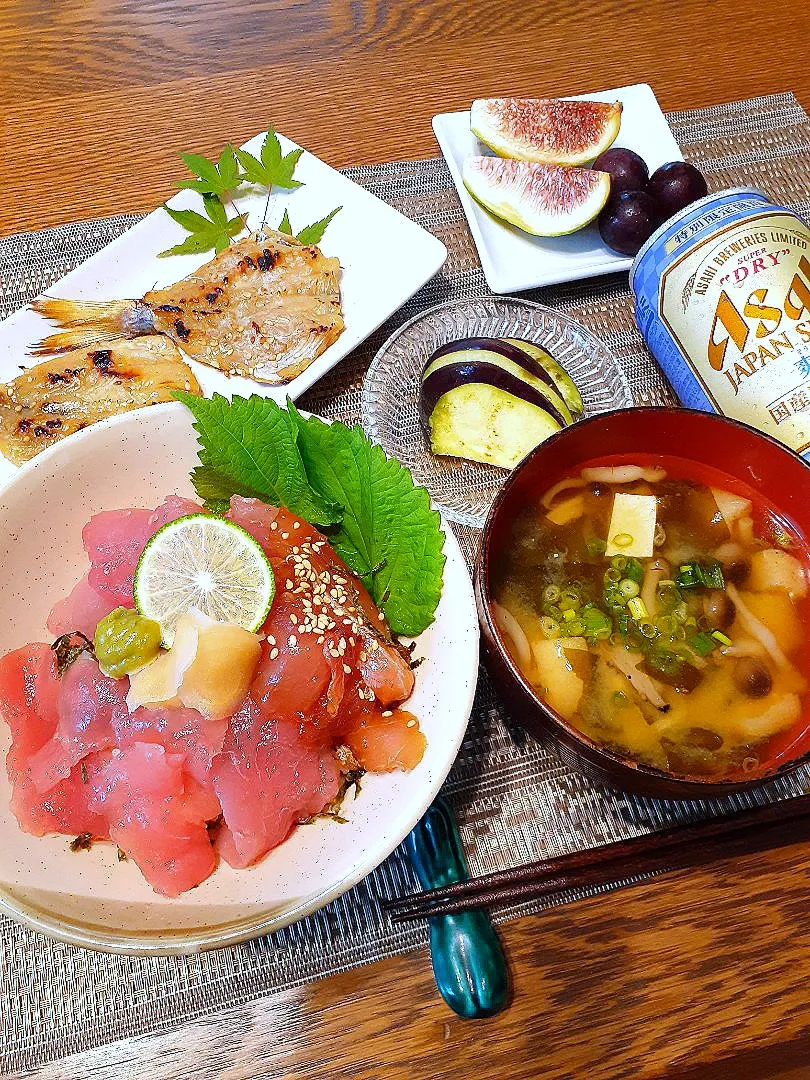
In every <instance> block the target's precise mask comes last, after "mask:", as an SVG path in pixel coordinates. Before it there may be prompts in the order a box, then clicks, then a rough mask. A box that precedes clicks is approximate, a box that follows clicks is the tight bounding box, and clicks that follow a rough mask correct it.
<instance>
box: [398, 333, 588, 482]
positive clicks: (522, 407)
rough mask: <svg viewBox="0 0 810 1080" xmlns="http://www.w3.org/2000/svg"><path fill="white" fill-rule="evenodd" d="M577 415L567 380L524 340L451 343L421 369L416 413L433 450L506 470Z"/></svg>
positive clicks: (578, 410)
mask: <svg viewBox="0 0 810 1080" xmlns="http://www.w3.org/2000/svg"><path fill="white" fill-rule="evenodd" d="M524 345H526V346H528V347H527V348H524ZM572 405H573V407H574V408H573V409H572V408H571V406H572ZM581 413H582V398H581V397H580V396H579V393H578V391H577V389H576V387H575V386H574V384H573V382H572V381H571V380H570V378H569V377H568V375H566V373H565V372H564V371H563V369H562V368H561V367H560V365H559V364H557V363H556V361H554V360H553V359H552V358H551V357H550V356H549V355H548V354H547V353H546V352H545V351H544V350H542V349H540V348H539V347H538V346H535V345H532V343H531V342H526V343H524V342H522V341H519V340H517V339H506V338H463V339H461V340H459V341H452V342H449V343H448V344H447V345H442V346H441V347H440V348H438V349H437V350H436V351H435V352H434V353H433V355H432V356H431V357H430V359H429V360H428V362H427V364H426V365H425V368H424V371H423V373H422V387H421V392H420V400H419V416H420V422H421V424H422V428H423V430H424V432H425V436H426V438H427V439H428V441H429V443H430V447H431V450H432V451H433V453H434V454H447V455H452V456H455V457H463V458H468V459H469V460H471V461H481V462H486V463H487V464H490V465H497V466H499V467H500V468H503V469H512V468H514V466H515V465H516V464H517V463H518V462H519V461H520V460H521V458H523V457H525V455H526V454H527V453H528V452H529V451H530V450H532V449H533V448H534V447H535V446H537V445H538V444H539V443H541V442H543V441H544V439H547V438H548V437H549V435H552V434H554V432H555V431H559V430H560V429H561V428H563V427H566V426H568V425H569V424H571V423H573V421H574V417H575V415H576V416H578V415H581Z"/></svg>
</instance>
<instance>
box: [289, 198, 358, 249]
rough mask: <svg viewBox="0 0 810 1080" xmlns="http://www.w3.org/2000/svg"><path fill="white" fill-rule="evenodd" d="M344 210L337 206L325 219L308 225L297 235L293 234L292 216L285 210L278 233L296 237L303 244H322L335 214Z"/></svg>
mask: <svg viewBox="0 0 810 1080" xmlns="http://www.w3.org/2000/svg"><path fill="white" fill-rule="evenodd" d="M342 209H343V207H342V206H336V207H335V209H334V210H332V211H331V213H329V214H327V215H326V217H325V218H321V220H320V221H313V222H312V224H311V225H306V226H305V227H304V228H303V229H301V231H300V232H297V233H294V232H293V227H292V225H291V223H290V215H289V213H288V212H287V211H286V210H285V211H284V217H283V218H282V219H281V221H280V223H279V226H278V232H280V233H285V234H286V235H287V236H294V237H295V239H296V240H299V241H300V242H301V243H302V244H320V242H321V240H323V234H324V233H325V232H326V227H327V225H328V224H329V222H330V221H331V220H332V218H333V217H334V216H335V214H337V213H338V211H339V210H342Z"/></svg>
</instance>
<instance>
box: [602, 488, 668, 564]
mask: <svg viewBox="0 0 810 1080" xmlns="http://www.w3.org/2000/svg"><path fill="white" fill-rule="evenodd" d="M656 511H657V505H656V499H655V496H654V495H626V494H624V493H623V492H620V491H619V492H616V494H615V495H614V496H613V510H612V512H611V515H610V525H609V526H608V534H607V548H606V550H605V555H606V556H607V557H608V558H611V557H612V556H613V555H627V556H628V557H630V556H632V557H633V558H636V559H649V558H650V557H651V556H652V553H653V541H654V538H655V519H656Z"/></svg>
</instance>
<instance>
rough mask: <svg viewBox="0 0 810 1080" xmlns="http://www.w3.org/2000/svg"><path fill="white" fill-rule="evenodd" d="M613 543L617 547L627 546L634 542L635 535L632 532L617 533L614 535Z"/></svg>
mask: <svg viewBox="0 0 810 1080" xmlns="http://www.w3.org/2000/svg"><path fill="white" fill-rule="evenodd" d="M613 543H614V544H615V545H616V547H621V548H627V547H630V545H631V544H632V543H633V537H632V535H631V534H630V533H625V532H623V533H617V534H616V535H615V536H614V537H613Z"/></svg>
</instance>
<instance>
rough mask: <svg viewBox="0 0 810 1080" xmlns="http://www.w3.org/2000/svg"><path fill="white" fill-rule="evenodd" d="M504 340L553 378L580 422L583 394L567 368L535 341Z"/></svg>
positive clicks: (573, 415)
mask: <svg viewBox="0 0 810 1080" xmlns="http://www.w3.org/2000/svg"><path fill="white" fill-rule="evenodd" d="M504 340H505V341H507V342H508V343H509V344H510V345H515V346H516V347H517V348H518V349H521V350H522V351H523V352H525V353H527V354H528V356H529V357H530V358H531V359H532V360H536V361H537V364H538V366H539V367H540V368H542V369H543V370H544V371H545V372H546V373H547V374H548V375H549V376H550V377H551V379H552V381H553V383H554V385H555V386H556V388H557V390H558V392H559V394H560V397H561V398H562V399H563V401H564V402H565V404H566V405H567V406H568V409H569V411H570V413H571V416H572V417H573V419H574V420H578V419H579V418H580V416H582V414H583V413H584V411H585V407H584V405H583V403H582V394H580V392H579V390H578V389H577V385H576V383H575V382H574V380H573V379H572V378H571V376H570V375H569V374H568V372H567V371H566V370H565V368H564V367H563V366H562V365H561V364H558V363H557V361H556V360H555V359H554V357H553V356H551V355H550V353H547V352H546V350H545V349H542V348H541V347H540V346H539V345H535V344H534V342H533V341H524V340H523V338H505V339H504Z"/></svg>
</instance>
